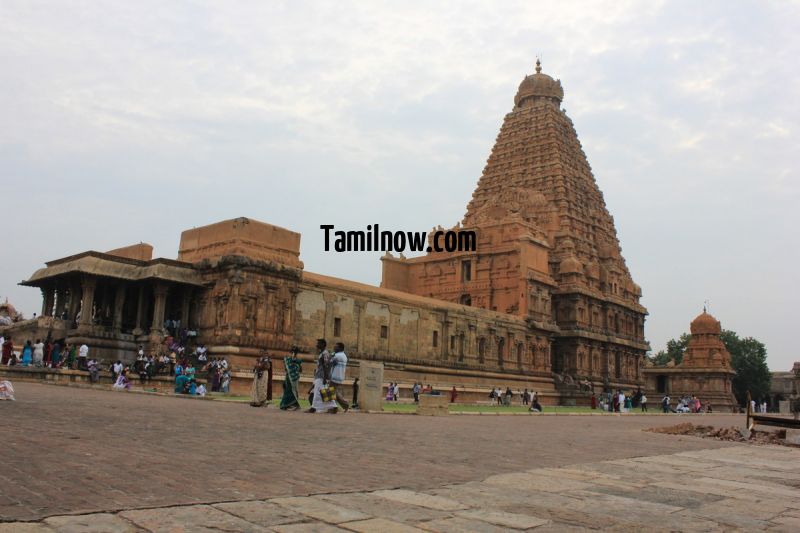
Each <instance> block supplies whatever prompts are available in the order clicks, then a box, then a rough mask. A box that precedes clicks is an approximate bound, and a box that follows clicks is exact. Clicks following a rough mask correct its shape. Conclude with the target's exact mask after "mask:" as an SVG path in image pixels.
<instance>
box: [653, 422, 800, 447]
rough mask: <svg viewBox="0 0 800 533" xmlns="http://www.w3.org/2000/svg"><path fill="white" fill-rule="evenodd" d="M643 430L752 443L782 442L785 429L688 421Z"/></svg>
mask: <svg viewBox="0 0 800 533" xmlns="http://www.w3.org/2000/svg"><path fill="white" fill-rule="evenodd" d="M645 431H651V432H653V433H664V434H667V435H690V436H693V437H703V438H707V439H717V440H726V441H732V442H750V443H753V444H784V439H785V438H786V431H785V430H782V429H779V430H777V431H747V430H744V429H739V428H735V427H730V428H715V427H714V426H701V425H694V424H691V423H689V422H684V423H683V424H676V425H674V426H666V427H657V428H649V429H646V430H645Z"/></svg>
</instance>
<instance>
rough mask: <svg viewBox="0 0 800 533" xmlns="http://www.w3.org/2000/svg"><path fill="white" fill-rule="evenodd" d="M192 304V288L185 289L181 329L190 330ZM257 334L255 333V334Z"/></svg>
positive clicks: (182, 301) (182, 302)
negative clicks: (190, 308) (190, 307)
mask: <svg viewBox="0 0 800 533" xmlns="http://www.w3.org/2000/svg"><path fill="white" fill-rule="evenodd" d="M191 303H192V288H191V287H184V288H183V299H182V300H181V327H182V328H186V329H189V304H191ZM253 334H255V333H253Z"/></svg>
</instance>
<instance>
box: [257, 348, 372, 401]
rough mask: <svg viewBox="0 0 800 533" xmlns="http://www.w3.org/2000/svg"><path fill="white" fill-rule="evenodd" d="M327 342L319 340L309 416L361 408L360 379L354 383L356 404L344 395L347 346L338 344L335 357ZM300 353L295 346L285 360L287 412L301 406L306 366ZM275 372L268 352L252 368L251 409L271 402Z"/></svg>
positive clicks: (310, 393) (284, 389) (309, 392)
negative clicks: (301, 382) (301, 383)
mask: <svg viewBox="0 0 800 533" xmlns="http://www.w3.org/2000/svg"><path fill="white" fill-rule="evenodd" d="M327 347H328V342H327V341H326V340H325V339H318V340H317V351H318V354H317V357H316V366H315V369H314V380H313V383H312V386H311V389H310V390H309V391H308V401H309V403H310V404H311V407H309V409H308V410H307V411H306V412H307V413H330V414H334V413H337V412H339V410H340V408H341V409H342V410H344V411H345V412H347V410H349V409H350V408H351V407H357V406H358V378H356V379H355V381H354V383H353V401H352V404H351V403H350V402H348V401H347V400H346V399H345V398H344V396H343V395H342V394H343V392H344V382H345V376H346V373H347V354H346V353H345V351H344V344H343V343H341V342H337V343H336V344H335V345H334V347H333V353H331V352H330V351H329V350H328V348H327ZM299 352H300V350H299V348H298V347H296V346H294V347H292V349H291V352H290V354H289V355H287V356H286V357H284V358H283V366H284V370H285V372H284V374H285V376H284V381H283V394H282V396H281V401H280V408H281V409H282V410H284V411H296V410H299V409H300V408H301V406H300V374H301V373H302V371H303V363H302V360H301V359H300V357H299V356H298V354H299ZM272 372H273V362H272V359H271V358H270V357H269V355H267V354H266V352H264V353H262V355H261V356H260V357H259V358H258V360H257V361H256V364H255V366H254V368H253V384H252V386H251V388H250V405H252V406H253V407H262V406H265V405H268V404H269V402H270V401H271V400H272Z"/></svg>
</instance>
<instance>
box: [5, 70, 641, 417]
mask: <svg viewBox="0 0 800 533" xmlns="http://www.w3.org/2000/svg"><path fill="white" fill-rule="evenodd" d="M563 97H564V91H563V88H562V86H561V82H560V81H558V80H554V79H553V78H552V77H550V76H548V75H546V74H544V73H542V72H541V65H540V64H539V62H538V61H537V63H536V71H535V73H534V74H532V75H529V76H526V77H525V78H524V79H523V80H522V83H521V84H520V86H519V90H518V91H517V94H516V96H515V98H514V105H513V108H512V110H511V112H510V113H508V114H507V115H506V117H505V119H504V121H503V125H502V127H501V129H500V133H499V135H498V137H497V140H496V142H495V145H494V148H493V149H492V152H491V154H490V156H489V159H488V162H487V164H486V167H485V168H484V170H483V174H482V176H481V178H480V180H479V181H478V185H477V188H476V189H475V192H474V193H473V197H472V200H471V202H470V203H469V205H468V206H467V210H466V214H465V216H464V218H463V220H462V221H461V222H460V223H459V224H457V225H456V226H455V227H454V229H456V230H458V229H469V230H472V231H474V232H475V234H476V235H477V239H478V241H477V247H476V250H475V251H471V252H452V253H449V252H442V253H429V254H428V255H426V256H423V257H417V258H410V259H406V258H403V257H402V256H400V257H394V256H392V255H391V254H387V255H386V256H384V257H383V258H382V269H383V276H382V282H381V285H380V287H374V286H370V285H365V284H362V283H356V282H352V281H347V280H343V279H337V278H332V277H328V276H324V275H320V274H314V273H311V272H307V271H305V270H304V266H303V263H302V261H301V260H300V234H298V233H295V232H292V231H290V230H288V229H284V228H279V227H276V226H272V225H270V224H266V223H263V222H258V221H256V220H253V219H248V218H237V219H233V220H226V221H223V222H218V223H215V224H211V225H209V226H204V227H201V228H195V229H191V230H188V231H184V232H183V234H182V235H181V242H180V247H179V250H178V254H177V259H164V258H153V257H152V247H151V246H149V245H147V244H144V243H141V244H138V245H134V246H129V247H126V248H120V249H116V250H111V251H108V252H104V253H100V252H95V251H87V252H83V253H79V254H77V255H73V256H70V257H65V258H62V259H57V260H53V261H50V262H47V263H46V266H45V268H42V269H40V270H38V271H37V272H35V273H34V274H33V275H32V276H31V277H30V278H29V279H28V280H26V281H23V282H22V285H27V286H30V287H36V288H39V289H40V290H41V291H42V298H43V305H42V312H41V316H40V317H39V318H38V319H37V320H36V321H35V324H31V323H30V321H28V325H27V326H20V327H17V328H16V329H15V330H14V336H15V342H18V341H22V340H24V338H25V337H26V336H28V337H27V338H30V337H29V336H30V335H35V336H39V337H41V338H45V337H47V336H49V337H50V338H63V339H66V340H67V341H68V342H71V343H87V344H88V345H89V346H90V347H92V348H93V349H94V350H95V351H94V352H93V354H94V355H95V356H99V357H103V358H105V359H106V360H116V359H117V358H120V359H123V360H130V359H131V358H132V357H133V356H134V355H135V350H136V347H137V346H138V345H139V344H144V345H146V346H148V347H149V349H151V350H154V351H155V350H158V349H160V347H161V346H162V345H163V340H164V337H165V335H167V328H168V327H169V325H170V324H172V325H175V324H179V325H180V327H181V328H183V329H186V330H187V331H188V334H189V339H190V343H194V344H199V343H202V344H205V345H206V346H207V347H208V349H209V352H210V354H212V355H215V356H216V355H219V356H225V357H227V358H228V360H229V361H231V363H232V364H233V365H234V367H236V366H238V367H239V368H250V367H251V366H252V362H253V359H254V358H255V357H257V355H258V354H259V352H260V351H261V350H262V349H267V350H269V351H270V352H273V353H282V352H285V351H287V350H288V349H289V348H290V346H292V345H293V344H297V345H299V346H301V347H302V348H303V349H304V350H305V352H306V357H307V358H308V359H309V360H310V359H311V357H312V355H311V354H312V352H313V347H314V345H315V340H316V339H317V338H320V337H323V338H326V339H327V340H328V342H329V345H330V344H332V343H333V342H336V341H341V342H343V343H344V344H345V346H346V347H347V352H348V354H349V356H350V358H351V361H352V362H353V363H354V366H357V365H358V362H359V361H360V360H379V361H382V362H384V364H385V374H384V376H385V377H384V379H386V380H387V381H399V382H401V383H402V384H410V383H413V382H415V381H419V382H423V383H434V384H436V385H437V386H438V387H439V388H449V387H450V386H453V385H455V386H457V387H458V388H459V390H460V397H461V398H462V399H464V400H469V399H473V400H474V399H482V400H485V399H486V398H485V396H486V391H487V390H488V389H489V388H491V387H495V386H502V387H511V388H512V389H514V390H515V391H517V390H520V389H524V388H528V389H531V390H536V391H537V392H539V395H540V398H541V401H542V402H543V403H546V404H548V403H549V404H552V403H559V402H561V403H575V402H578V403H585V402H586V401H588V397H589V395H590V393H591V391H596V392H600V391H602V390H604V389H606V390H608V389H612V388H613V389H617V388H622V389H625V390H631V389H635V388H637V387H640V386H641V387H644V384H645V379H644V375H643V373H642V368H643V366H644V365H643V362H644V357H645V352H646V351H647V350H648V348H649V346H648V344H647V342H646V340H645V337H644V322H645V316H646V315H647V311H646V309H645V308H644V307H643V306H642V305H641V304H640V303H639V299H640V297H641V294H642V292H641V289H640V287H639V286H638V285H636V284H635V283H634V282H633V279H632V277H631V274H630V272H629V271H628V268H627V266H626V264H625V260H624V258H623V256H622V253H621V248H620V243H619V240H618V238H617V234H616V230H615V227H614V221H613V218H612V217H611V215H610V214H609V212H608V210H607V208H606V205H605V202H604V200H603V194H602V192H601V191H600V189H599V188H598V186H597V183H596V181H595V179H594V176H593V175H592V172H591V168H590V166H589V163H588V161H587V158H586V155H585V154H584V152H583V150H582V148H581V144H580V142H579V140H578V136H577V133H576V131H575V128H574V126H573V124H572V121H571V120H570V119H569V117H567V115H566V113H565V112H564V110H563V109H562V108H561V102H562V99H563ZM34 332H35V333H34ZM306 366H309V365H306ZM306 370H311V369H310V368H307V369H306ZM351 375H357V373H356V372H355V371H353V372H352V373H351Z"/></svg>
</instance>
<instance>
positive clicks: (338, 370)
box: [331, 342, 350, 413]
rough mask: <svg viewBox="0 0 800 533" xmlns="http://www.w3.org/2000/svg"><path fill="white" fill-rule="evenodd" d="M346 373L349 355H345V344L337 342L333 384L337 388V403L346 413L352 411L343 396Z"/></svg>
mask: <svg viewBox="0 0 800 533" xmlns="http://www.w3.org/2000/svg"><path fill="white" fill-rule="evenodd" d="M346 371H347V354H345V353H344V344H342V343H341V342H337V343H336V344H334V345H333V357H332V358H331V383H333V386H334V387H335V388H336V401H337V402H338V403H339V405H341V406H342V409H344V412H345V413H346V412H347V410H348V409H350V405H349V404H348V403H347V400H345V399H344V397H343V396H342V388H343V387H344V376H345V373H346Z"/></svg>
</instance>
